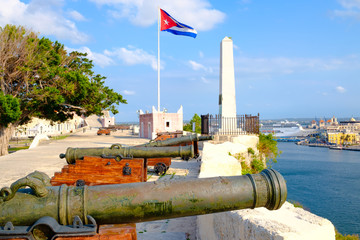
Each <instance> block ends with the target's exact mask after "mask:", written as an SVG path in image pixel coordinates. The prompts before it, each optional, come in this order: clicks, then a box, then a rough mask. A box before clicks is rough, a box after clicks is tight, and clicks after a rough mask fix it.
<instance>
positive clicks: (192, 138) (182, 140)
mask: <svg viewBox="0 0 360 240" xmlns="http://www.w3.org/2000/svg"><path fill="white" fill-rule="evenodd" d="M213 139H214V136H197V135H189V136H183V137H178V138H169V139H166V140H163V141H151V142H149V143H146V144H143V145H139V146H145V147H164V146H173V145H177V144H182V143H187V142H193V141H207V140H213Z"/></svg>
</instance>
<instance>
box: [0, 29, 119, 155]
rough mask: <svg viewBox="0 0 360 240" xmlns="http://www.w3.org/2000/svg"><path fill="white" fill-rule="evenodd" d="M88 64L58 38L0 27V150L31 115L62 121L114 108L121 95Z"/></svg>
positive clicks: (84, 57)
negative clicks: (48, 37)
mask: <svg viewBox="0 0 360 240" xmlns="http://www.w3.org/2000/svg"><path fill="white" fill-rule="evenodd" d="M93 66H94V65H93V64H92V61H90V60H88V59H87V58H86V54H83V53H79V52H72V53H70V54H68V53H67V52H66V50H65V49H64V45H63V44H60V43H59V42H57V41H55V42H52V41H51V40H49V39H47V38H44V37H43V38H39V37H38V35H37V34H36V33H34V32H31V31H29V30H27V29H25V28H24V27H22V26H14V25H6V26H5V27H4V28H1V27H0V90H1V92H0V146H1V147H0V155H4V154H7V153H8V152H7V146H8V143H9V140H10V137H11V135H12V132H13V131H14V129H15V128H16V127H17V126H19V125H22V124H25V123H27V122H29V121H30V120H31V118H32V117H38V118H45V119H49V120H51V121H54V122H62V121H65V120H67V119H71V118H72V117H73V116H74V114H75V113H76V114H78V115H81V114H84V115H85V116H89V115H91V114H97V115H100V114H101V112H102V110H104V109H108V110H110V111H111V112H112V113H113V114H116V113H117V109H116V107H115V105H118V104H120V103H126V100H125V99H123V97H122V96H121V95H120V94H118V93H116V92H114V90H112V89H110V88H108V87H107V86H105V85H104V83H105V82H104V80H105V77H103V76H101V75H99V74H95V73H94V72H93V71H92V68H93Z"/></svg>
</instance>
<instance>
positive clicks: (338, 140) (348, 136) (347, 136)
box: [327, 132, 359, 145]
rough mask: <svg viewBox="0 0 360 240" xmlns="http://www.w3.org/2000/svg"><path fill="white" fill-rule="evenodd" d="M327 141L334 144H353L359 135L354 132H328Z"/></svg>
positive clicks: (357, 140)
mask: <svg viewBox="0 0 360 240" xmlns="http://www.w3.org/2000/svg"><path fill="white" fill-rule="evenodd" d="M327 136H328V142H329V143H332V144H336V145H344V144H355V143H357V142H359V135H358V134H356V133H343V132H328V133H327Z"/></svg>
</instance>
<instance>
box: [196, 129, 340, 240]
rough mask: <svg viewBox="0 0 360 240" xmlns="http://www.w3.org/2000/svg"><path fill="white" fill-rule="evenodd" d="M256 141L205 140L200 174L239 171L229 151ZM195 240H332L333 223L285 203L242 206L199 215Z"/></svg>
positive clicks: (242, 138) (249, 138) (251, 138)
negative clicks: (271, 207)
mask: <svg viewBox="0 0 360 240" xmlns="http://www.w3.org/2000/svg"><path fill="white" fill-rule="evenodd" d="M257 142H258V140H256V139H254V136H240V137H236V138H233V142H225V143H222V144H212V143H208V142H206V143H204V148H203V155H202V164H201V168H200V174H199V177H200V178H203V177H215V176H232V175H240V174H241V165H240V163H239V162H238V161H237V160H236V159H235V158H234V157H232V156H230V155H229V153H231V154H236V153H247V149H248V148H249V147H251V148H254V145H255V146H256V144H257ZM197 223H198V224H197V225H198V226H197V228H198V229H197V235H198V239H204V240H205V239H206V240H220V239H221V240H234V239H239V240H262V239H273V240H300V239H307V240H315V239H316V240H318V239H322V240H335V230H334V226H333V224H332V223H331V222H330V221H329V220H327V219H325V218H322V217H319V216H316V215H314V214H312V213H310V212H308V211H305V210H303V209H301V208H295V207H294V206H293V205H292V204H291V203H288V202H286V203H285V204H284V205H283V206H282V207H281V209H279V210H275V211H269V210H267V209H266V208H257V209H245V210H238V211H231V212H225V213H216V214H208V215H202V216H198V219H197Z"/></svg>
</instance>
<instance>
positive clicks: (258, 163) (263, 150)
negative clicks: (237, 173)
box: [229, 133, 281, 175]
mask: <svg viewBox="0 0 360 240" xmlns="http://www.w3.org/2000/svg"><path fill="white" fill-rule="evenodd" d="M257 149H258V151H259V154H256V153H255V150H254V149H252V148H251V147H249V148H248V149H247V153H248V156H249V157H250V166H248V165H247V164H246V162H245V159H246V157H245V156H243V155H242V154H240V153H237V154H235V155H232V156H233V157H235V158H236V159H237V160H238V161H239V162H240V164H241V168H242V171H241V172H242V174H243V175H245V174H255V173H259V172H261V171H262V170H264V169H265V168H266V167H267V165H269V166H270V167H271V163H276V162H277V160H276V158H277V157H278V156H279V155H280V154H281V152H280V151H279V150H278V147H277V142H276V141H275V140H274V139H273V136H272V135H271V134H269V135H265V134H262V133H260V135H259V143H258V145H257ZM229 155H231V154H230V153H229Z"/></svg>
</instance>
